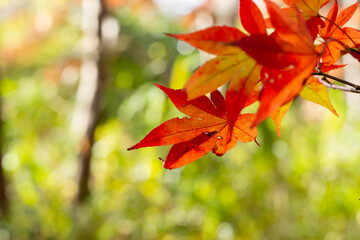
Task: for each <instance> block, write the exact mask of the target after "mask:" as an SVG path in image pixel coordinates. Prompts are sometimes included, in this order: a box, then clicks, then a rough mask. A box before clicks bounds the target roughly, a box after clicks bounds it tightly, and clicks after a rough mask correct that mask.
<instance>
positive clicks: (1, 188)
mask: <svg viewBox="0 0 360 240" xmlns="http://www.w3.org/2000/svg"><path fill="white" fill-rule="evenodd" d="M2 163H3V120H2V99H1V97H0V211H1V213H0V219H1V218H3V216H4V215H6V213H7V210H8V207H9V202H8V197H7V194H6V179H5V175H4V169H3V166H2Z"/></svg>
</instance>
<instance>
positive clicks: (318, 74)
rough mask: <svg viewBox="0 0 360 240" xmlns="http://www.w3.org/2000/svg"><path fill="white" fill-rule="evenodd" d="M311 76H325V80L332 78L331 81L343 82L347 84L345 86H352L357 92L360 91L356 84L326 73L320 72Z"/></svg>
mask: <svg viewBox="0 0 360 240" xmlns="http://www.w3.org/2000/svg"><path fill="white" fill-rule="evenodd" d="M311 75H314V76H323V77H325V78H330V79H332V80H335V81H337V82H341V83H343V84H345V85H348V86H351V87H353V88H354V89H355V90H360V86H359V85H356V84H354V83H351V82H348V81H346V80H344V79H341V78H338V77H334V76H332V75H329V74H327V73H324V72H321V71H319V72H314V73H312V74H311Z"/></svg>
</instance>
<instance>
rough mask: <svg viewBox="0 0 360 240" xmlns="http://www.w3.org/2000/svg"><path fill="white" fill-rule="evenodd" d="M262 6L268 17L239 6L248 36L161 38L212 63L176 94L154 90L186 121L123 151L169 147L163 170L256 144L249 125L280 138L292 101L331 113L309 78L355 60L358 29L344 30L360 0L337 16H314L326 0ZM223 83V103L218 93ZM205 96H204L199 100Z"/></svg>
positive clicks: (245, 2)
mask: <svg viewBox="0 0 360 240" xmlns="http://www.w3.org/2000/svg"><path fill="white" fill-rule="evenodd" d="M264 1H265V4H266V7H267V11H268V13H269V16H270V17H269V19H264V18H263V15H262V13H261V12H260V10H259V8H258V7H257V5H256V4H255V3H253V2H252V0H240V11H239V14H240V19H241V23H242V26H243V28H244V29H245V30H246V31H247V33H244V32H242V31H240V30H239V29H237V28H234V27H228V26H215V27H210V28H207V29H205V30H201V31H197V32H193V33H189V34H168V35H169V36H171V37H174V38H176V39H178V40H182V41H185V42H187V43H189V44H191V45H192V46H194V47H195V48H198V49H200V50H203V51H205V52H208V53H210V54H214V55H216V57H215V58H213V59H211V60H209V61H207V62H205V63H204V64H203V65H202V66H200V67H199V68H198V69H197V70H196V71H195V72H194V73H193V75H192V76H191V77H190V79H189V80H188V81H187V83H186V84H185V86H184V88H183V89H180V90H174V89H169V88H166V87H164V86H161V85H157V84H155V85H156V86H157V87H158V88H160V89H161V90H162V91H164V92H165V93H166V94H167V95H168V97H169V98H170V100H171V101H172V102H173V104H174V105H175V107H176V108H177V109H178V110H179V111H181V112H183V113H184V114H186V115H188V116H190V118H186V117H185V118H182V119H180V118H173V119H170V120H168V121H166V122H164V123H162V124H161V125H160V126H158V127H157V128H155V129H153V130H152V131H151V132H150V133H149V134H148V135H147V136H145V138H144V139H142V140H141V141H140V142H139V143H138V144H136V145H134V146H132V147H131V148H129V149H128V150H132V149H138V148H142V147H151V146H160V145H171V144H173V146H172V148H171V149H170V152H169V154H168V156H167V158H166V160H165V161H164V167H165V168H168V169H174V168H178V167H181V166H184V165H186V164H188V163H190V162H193V161H195V160H197V159H199V158H200V157H202V156H204V155H205V154H206V153H208V152H210V151H212V152H213V153H215V154H216V155H218V156H221V155H223V154H224V153H225V152H226V151H228V150H229V149H231V148H233V147H234V146H235V145H236V143H237V141H240V142H250V141H255V142H256V140H255V139H256V136H257V130H256V126H257V125H258V124H259V123H261V122H262V121H263V120H265V119H266V118H268V117H271V118H272V119H273V120H274V122H275V125H276V127H277V131H278V134H279V135H280V123H281V120H282V118H283V117H284V115H285V113H286V112H287V110H288V109H289V107H290V105H291V103H292V101H293V100H294V98H295V97H297V96H298V95H300V96H302V97H304V98H305V99H308V100H310V101H313V102H315V103H318V104H320V105H323V106H325V107H327V108H328V109H329V110H331V111H332V112H333V113H334V114H335V115H337V113H336V111H335V109H334V108H333V106H332V104H331V102H330V99H329V97H328V94H327V90H326V87H325V86H324V85H323V83H322V82H321V81H320V80H319V79H318V78H316V77H314V76H313V75H314V74H313V73H316V72H321V73H326V72H328V71H330V70H333V69H337V68H342V67H344V66H345V65H336V64H335V63H336V61H337V60H338V59H339V58H340V57H341V56H342V55H344V54H346V53H350V54H351V55H352V56H354V57H355V58H357V59H358V60H359V47H360V31H359V30H357V29H354V28H350V27H343V26H344V24H345V23H346V22H348V21H349V19H350V18H351V17H352V15H353V14H354V12H355V11H356V10H357V9H358V8H359V2H358V1H357V2H356V3H355V4H353V5H351V6H350V7H348V8H346V9H344V10H343V11H341V12H340V13H338V4H337V1H336V0H335V2H334V5H333V6H332V8H331V10H330V11H329V13H328V14H327V16H326V17H325V16H321V15H320V13H319V10H320V8H321V7H323V6H324V5H326V4H327V3H329V2H330V0H315V1H312V0H284V2H285V3H286V4H287V5H288V7H287V8H280V7H279V6H277V5H276V4H275V3H273V2H271V1H270V0H264ZM315 41H317V42H320V44H319V45H317V46H316V45H315V44H314V42H315ZM359 61H360V60H359ZM227 83H228V85H227V91H226V95H225V98H224V96H223V95H222V94H221V93H220V92H219V91H218V90H217V89H218V88H219V87H220V86H222V85H224V84H227ZM208 93H210V98H208V97H206V96H205V94H208ZM255 102H259V107H258V110H257V112H256V113H253V114H242V113H241V112H242V110H243V109H244V108H246V107H247V106H249V105H251V104H253V103H255Z"/></svg>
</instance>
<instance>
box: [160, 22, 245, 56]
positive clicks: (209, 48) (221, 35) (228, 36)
mask: <svg viewBox="0 0 360 240" xmlns="http://www.w3.org/2000/svg"><path fill="white" fill-rule="evenodd" d="M166 35H168V36H170V37H173V38H176V39H178V40H181V41H184V42H187V43H188V44H190V45H192V46H193V47H195V48H198V49H200V50H202V51H205V52H208V53H211V54H214V55H218V56H220V55H227V54H234V53H239V52H241V49H239V48H238V47H235V46H231V45H228V44H226V43H228V42H234V41H237V40H240V39H241V38H243V37H245V36H246V35H245V34H244V33H243V32H241V31H240V30H239V29H237V28H234V27H228V26H214V27H209V28H207V29H204V30H200V31H196V32H193V33H187V34H171V33H166Z"/></svg>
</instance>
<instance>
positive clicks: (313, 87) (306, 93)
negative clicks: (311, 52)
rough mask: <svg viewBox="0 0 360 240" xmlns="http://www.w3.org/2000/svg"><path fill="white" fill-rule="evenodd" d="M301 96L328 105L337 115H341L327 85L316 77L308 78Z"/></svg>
mask: <svg viewBox="0 0 360 240" xmlns="http://www.w3.org/2000/svg"><path fill="white" fill-rule="evenodd" d="M300 96H301V97H303V98H305V99H307V100H309V101H311V102H314V103H317V104H319V105H321V106H324V107H326V108H327V109H329V110H330V111H331V112H332V113H334V114H335V116H337V117H339V115H338V114H337V112H336V111H335V108H334V106H333V105H332V104H331V101H330V98H329V95H328V92H327V89H326V87H325V85H324V84H322V83H321V82H320V81H319V79H317V78H316V77H310V78H309V79H307V80H306V83H305V86H304V88H303V90H302V91H301V92H300Z"/></svg>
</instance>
